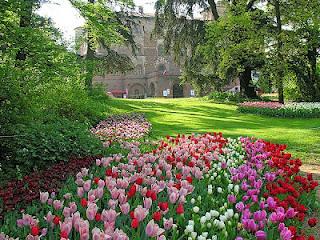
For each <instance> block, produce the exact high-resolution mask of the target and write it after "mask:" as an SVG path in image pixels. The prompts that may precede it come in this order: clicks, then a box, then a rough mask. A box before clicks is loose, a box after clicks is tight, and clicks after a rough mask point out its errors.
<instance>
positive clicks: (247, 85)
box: [239, 67, 257, 98]
mask: <svg viewBox="0 0 320 240" xmlns="http://www.w3.org/2000/svg"><path fill="white" fill-rule="evenodd" d="M251 70H252V69H251V68H250V67H247V68H246V69H245V70H244V72H242V73H240V75H239V79H240V91H241V95H242V96H245V97H248V98H257V93H256V91H255V88H254V86H252V79H251Z"/></svg>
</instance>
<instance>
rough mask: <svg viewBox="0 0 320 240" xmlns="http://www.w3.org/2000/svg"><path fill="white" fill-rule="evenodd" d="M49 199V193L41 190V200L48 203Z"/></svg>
mask: <svg viewBox="0 0 320 240" xmlns="http://www.w3.org/2000/svg"><path fill="white" fill-rule="evenodd" d="M48 199H49V193H48V192H40V202H41V203H43V204H44V203H46V202H47V201H48Z"/></svg>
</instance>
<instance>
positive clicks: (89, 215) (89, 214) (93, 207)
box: [86, 203, 98, 221]
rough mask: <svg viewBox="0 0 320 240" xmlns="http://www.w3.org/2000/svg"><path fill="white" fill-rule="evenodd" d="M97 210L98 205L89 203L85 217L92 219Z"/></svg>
mask: <svg viewBox="0 0 320 240" xmlns="http://www.w3.org/2000/svg"><path fill="white" fill-rule="evenodd" d="M97 212H98V206H97V205H96V204H95V203H89V205H88V208H87V210H86V216H87V219H88V220H90V221H92V220H93V219H94V218H95V216H96V214H97Z"/></svg>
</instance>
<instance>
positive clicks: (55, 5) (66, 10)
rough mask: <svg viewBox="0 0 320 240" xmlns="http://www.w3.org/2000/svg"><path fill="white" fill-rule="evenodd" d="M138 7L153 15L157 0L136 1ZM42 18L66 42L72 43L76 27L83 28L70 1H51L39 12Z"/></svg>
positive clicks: (81, 21)
mask: <svg viewBox="0 0 320 240" xmlns="http://www.w3.org/2000/svg"><path fill="white" fill-rule="evenodd" d="M134 2H135V4H136V6H143V8H144V12H146V13H153V12H154V8H153V7H154V3H155V0H134ZM38 13H39V14H40V15H41V16H45V17H50V18H51V19H52V20H53V22H54V23H55V26H56V27H58V28H59V29H60V31H61V32H62V33H63V35H64V38H65V40H67V41H72V39H73V38H74V35H75V32H74V29H75V28H76V27H79V26H82V25H83V23H84V20H83V19H82V18H81V17H80V15H79V13H78V11H77V10H76V9H74V8H73V7H72V5H71V4H70V2H69V1H68V0H51V1H50V3H46V4H43V5H42V6H41V8H40V9H39V10H38Z"/></svg>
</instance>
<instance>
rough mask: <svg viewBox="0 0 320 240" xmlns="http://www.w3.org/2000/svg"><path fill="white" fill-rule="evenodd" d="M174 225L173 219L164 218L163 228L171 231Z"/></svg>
mask: <svg viewBox="0 0 320 240" xmlns="http://www.w3.org/2000/svg"><path fill="white" fill-rule="evenodd" d="M172 225H173V218H169V219H165V218H163V226H164V228H165V229H166V230H169V229H171V227H172Z"/></svg>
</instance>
